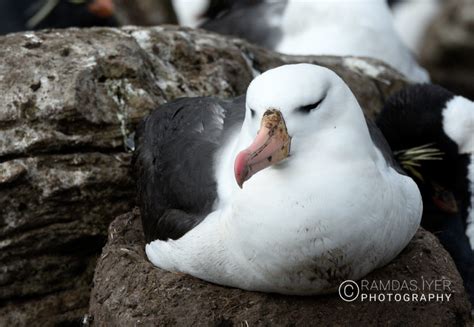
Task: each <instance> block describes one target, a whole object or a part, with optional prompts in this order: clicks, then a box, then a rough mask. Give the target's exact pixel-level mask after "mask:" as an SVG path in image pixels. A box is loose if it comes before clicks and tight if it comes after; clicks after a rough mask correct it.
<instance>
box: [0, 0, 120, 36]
mask: <svg viewBox="0 0 474 327" xmlns="http://www.w3.org/2000/svg"><path fill="white" fill-rule="evenodd" d="M113 15H114V3H113V1H112V0H15V1H1V2H0V34H6V33H13V32H19V31H25V30H40V29H45V28H66V27H90V26H117V25H118V23H117V21H116V19H115V18H114V16H113Z"/></svg>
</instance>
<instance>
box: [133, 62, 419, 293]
mask: <svg viewBox="0 0 474 327" xmlns="http://www.w3.org/2000/svg"><path fill="white" fill-rule="evenodd" d="M244 101H245V104H244ZM369 129H370V130H371V131H372V132H374V133H371V132H369ZM375 132H377V130H376V129H375V128H374V125H370V126H369V128H368V125H367V124H366V121H365V118H364V115H363V113H362V110H361V108H360V106H359V104H358V103H357V100H356V99H355V97H354V95H353V94H352V92H351V91H350V89H349V87H348V86H347V85H346V84H345V83H344V82H343V81H342V80H341V79H340V78H339V77H338V76H337V75H336V74H335V73H334V72H332V71H330V70H329V69H326V68H323V67H319V66H315V65H310V64H297V65H286V66H281V67H278V68H275V69H272V70H269V71H267V72H265V73H264V74H262V75H260V76H258V77H256V78H255V79H254V80H253V81H252V83H251V84H250V86H249V88H248V90H247V94H246V99H245V100H244V99H243V98H237V99H234V100H232V101H227V102H226V101H222V100H219V99H215V98H188V99H181V100H177V101H174V102H171V103H168V104H165V105H163V106H161V107H160V108H158V109H157V110H155V111H154V112H153V113H151V114H150V115H149V116H148V117H147V118H146V119H145V120H144V121H143V122H142V123H141V124H140V126H139V128H138V132H137V141H136V143H137V150H136V153H135V158H134V160H135V170H136V173H137V185H138V192H139V198H140V200H139V201H140V202H139V205H140V209H141V214H142V221H143V226H144V232H145V235H146V242H147V244H146V254H147V256H148V258H149V260H150V261H151V262H152V263H153V264H154V265H156V266H157V267H160V268H163V269H166V270H169V271H178V272H183V273H187V274H190V275H193V276H196V277H198V278H201V279H204V280H207V281H210V282H214V283H217V284H222V285H227V286H233V287H239V288H242V289H246V290H256V291H263V292H276V293H282V294H299V295H309V294H318V293H324V292H328V291H331V290H333V289H334V288H335V287H337V286H338V285H339V283H340V282H341V281H343V280H346V279H358V278H361V277H363V276H364V275H366V274H367V273H369V272H370V271H372V270H373V269H375V268H377V267H381V266H383V265H385V264H387V263H388V262H389V261H391V260H392V259H393V258H394V257H395V256H396V255H397V254H398V253H400V251H401V250H402V249H403V248H404V247H405V246H406V245H407V243H408V242H409V241H410V239H411V238H412V237H413V235H414V234H415V232H416V230H417V228H418V226H419V222H420V218H421V212H422V202H421V196H420V193H419V191H418V188H417V186H416V184H415V183H414V182H413V180H412V179H411V178H409V177H407V176H406V175H404V174H402V173H400V172H399V170H398V168H397V167H396V166H395V164H394V161H393V160H392V159H391V152H390V149H389V148H388V146H387V144H386V143H385V141H384V139H383V137H382V136H381V134H380V133H378V134H377V133H375ZM241 187H242V188H241Z"/></svg>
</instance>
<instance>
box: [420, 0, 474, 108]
mask: <svg viewBox="0 0 474 327" xmlns="http://www.w3.org/2000/svg"><path fill="white" fill-rule="evenodd" d="M473 26H474V2H473V1H472V0H449V1H444V2H443V7H442V9H441V13H440V15H439V17H436V19H434V20H433V22H432V24H431V26H430V27H429V28H428V30H427V32H426V34H425V37H424V43H423V46H422V47H421V48H422V51H421V58H420V60H421V62H422V65H423V66H424V67H426V68H427V69H428V70H429V72H430V75H431V79H432V80H433V82H434V83H438V84H441V85H443V86H444V87H445V88H447V89H449V90H451V91H453V92H455V93H457V94H461V95H464V96H466V97H468V98H470V99H471V100H472V99H474V61H473V60H472V58H474V28H473Z"/></svg>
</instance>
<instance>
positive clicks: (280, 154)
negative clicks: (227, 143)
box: [234, 109, 291, 188]
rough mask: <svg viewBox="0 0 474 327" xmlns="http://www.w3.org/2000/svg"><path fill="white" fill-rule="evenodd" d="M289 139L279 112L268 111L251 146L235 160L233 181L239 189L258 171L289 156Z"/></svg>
mask: <svg viewBox="0 0 474 327" xmlns="http://www.w3.org/2000/svg"><path fill="white" fill-rule="evenodd" d="M290 145H291V137H290V136H289V135H288V130H287V128H286V124H285V120H284V119H283V116H282V114H281V112H280V111H279V110H276V109H269V110H267V111H266V112H265V113H264V114H263V117H262V122H261V124H260V130H259V131H258V133H257V137H256V138H255V140H254V141H253V142H252V144H251V145H250V146H249V147H248V148H247V149H245V150H242V151H241V152H240V153H239V154H238V155H237V157H236V158H235V163H234V173H235V180H236V181H237V184H238V185H239V187H240V188H242V185H243V184H244V182H245V181H247V180H248V179H250V177H252V176H253V175H254V174H255V173H257V172H258V171H260V170H262V169H264V168H266V167H268V166H271V165H273V164H276V163H277V162H280V161H281V160H283V159H285V158H286V157H288V155H289V154H290Z"/></svg>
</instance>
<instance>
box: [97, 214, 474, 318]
mask: <svg viewBox="0 0 474 327" xmlns="http://www.w3.org/2000/svg"><path fill="white" fill-rule="evenodd" d="M144 246H145V242H144V239H143V236H142V229H141V223H140V217H139V214H138V210H135V211H134V212H132V213H128V214H125V215H123V216H120V217H118V218H117V219H116V220H115V221H114V222H113V223H112V224H111V225H110V228H109V240H108V242H107V245H106V246H105V248H104V250H103V252H102V255H101V256H100V259H99V261H98V264H97V268H96V273H95V276H94V289H93V291H92V296H91V302H90V316H89V320H90V321H91V322H92V325H94V326H109V325H113V326H174V325H176V326H195V325H197V326H274V325H276V326H324V325H336V326H346V325H361V326H366V325H371V326H379V325H384V326H385V325H388V326H421V325H422V326H435V325H437V326H455V325H456V326H464V325H467V324H468V323H469V321H470V304H469V302H468V300H467V296H466V294H465V292H464V288H463V286H462V280H461V278H460V277H459V274H458V272H457V270H456V268H455V266H454V264H453V262H452V260H451V259H450V257H449V255H448V254H447V253H446V251H445V250H444V249H443V248H442V246H441V245H440V244H439V242H438V240H437V239H436V238H435V237H434V236H433V235H432V234H430V233H428V232H426V231H424V230H423V229H420V230H419V231H418V232H417V234H416V235H415V237H414V239H413V240H412V241H411V243H410V244H409V245H408V246H407V248H406V249H405V250H404V251H403V252H402V253H401V254H400V255H399V256H398V257H397V258H396V259H395V260H394V261H393V262H391V263H390V264H389V265H387V266H385V267H384V268H382V269H379V270H377V271H374V272H372V273H371V274H369V275H368V276H367V277H366V278H364V280H366V281H367V283H368V285H373V284H372V283H373V282H374V281H375V282H376V283H378V282H379V281H382V282H383V283H386V282H387V281H391V280H395V281H398V282H400V284H401V283H403V282H404V281H406V282H407V283H414V282H412V281H416V283H417V285H419V286H420V289H419V290H418V291H415V292H414V293H417V294H419V295H420V296H421V294H425V295H428V293H433V294H451V297H450V300H449V302H447V301H445V302H436V301H432V302H422V301H421V302H416V301H409V302H404V301H400V302H395V301H393V302H388V301H386V302H369V301H367V300H365V301H362V300H360V298H359V299H358V300H355V301H354V302H344V301H343V300H342V299H341V298H340V297H339V295H337V294H332V295H327V296H320V297H295V296H280V295H275V294H264V293H257V292H246V291H242V290H239V289H233V288H227V287H221V286H218V285H213V284H209V283H206V282H204V281H201V280H198V279H195V278H193V277H190V276H187V275H183V274H175V273H169V272H166V271H164V270H161V269H159V268H156V267H154V266H153V265H152V264H151V263H150V262H148V260H147V259H146V258H145V253H144ZM436 280H439V281H441V280H444V281H445V283H446V284H445V285H449V286H446V287H440V288H438V289H437V290H435V287H434V286H433V287H432V289H431V290H430V289H429V288H428V286H427V285H428V284H427V283H428V282H429V283H433V282H434V281H436ZM423 281H425V282H424V283H425V284H423ZM393 285H395V286H393V289H396V285H397V284H395V283H394V284H393ZM422 285H425V290H421V288H423V286H422ZM432 285H433V284H432ZM361 287H362V285H361ZM371 287H372V289H374V286H371ZM363 290H364V289H362V288H361V294H362V292H363ZM381 293H389V292H388V291H387V292H381ZM393 293H397V292H393ZM400 293H404V292H402V291H400ZM405 293H407V294H411V293H412V292H408V291H405ZM368 294H374V295H377V294H379V293H378V292H376V291H373V292H372V291H371V292H368Z"/></svg>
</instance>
